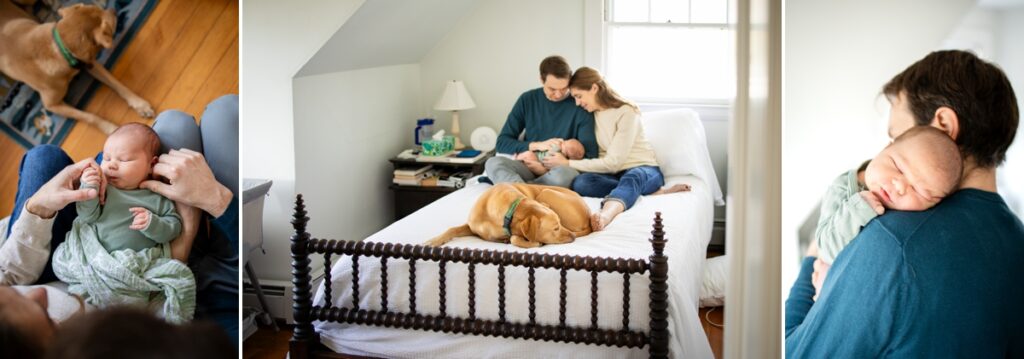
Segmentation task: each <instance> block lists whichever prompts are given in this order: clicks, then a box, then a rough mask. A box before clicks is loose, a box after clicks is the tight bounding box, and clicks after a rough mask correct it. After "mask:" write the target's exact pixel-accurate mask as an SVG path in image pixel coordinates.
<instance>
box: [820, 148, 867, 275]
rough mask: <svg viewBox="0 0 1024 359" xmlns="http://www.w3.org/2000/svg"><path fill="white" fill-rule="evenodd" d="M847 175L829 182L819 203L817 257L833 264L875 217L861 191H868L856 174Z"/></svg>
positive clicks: (849, 173) (850, 172)
mask: <svg viewBox="0 0 1024 359" xmlns="http://www.w3.org/2000/svg"><path fill="white" fill-rule="evenodd" d="M866 166H867V163H865V164H864V165H863V166H861V168H858V169H854V170H851V171H849V172H846V173H844V174H842V175H839V177H837V178H836V180H835V181H833V182H832V186H830V187H829V188H828V192H825V197H824V198H822V200H821V217H818V229H817V230H815V231H814V238H815V240H817V241H818V258H821V260H823V261H825V262H828V263H832V262H833V261H835V260H836V256H838V255H839V252H840V251H842V250H843V248H845V247H846V245H847V244H850V241H852V240H853V238H854V237H857V234H859V233H860V229H861V227H864V225H866V224H868V222H869V221H871V219H873V218H875V217H877V216H878V214H877V213H875V210H874V209H872V208H871V206H870V205H869V204H868V202H867V201H866V200H864V197H861V195H860V192H861V191H864V190H867V188H864V187H863V186H861V185H860V183H858V182H857V172H858V171H859V170H860V169H862V168H864V167H866Z"/></svg>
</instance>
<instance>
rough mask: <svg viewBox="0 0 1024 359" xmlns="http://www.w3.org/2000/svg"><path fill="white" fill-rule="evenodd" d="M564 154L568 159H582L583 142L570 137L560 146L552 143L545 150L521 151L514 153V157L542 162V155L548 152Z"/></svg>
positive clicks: (519, 159) (544, 155)
mask: <svg viewBox="0 0 1024 359" xmlns="http://www.w3.org/2000/svg"><path fill="white" fill-rule="evenodd" d="M559 152H561V153H562V154H563V155H565V158H568V159H570V160H582V159H583V155H584V154H585V153H586V151H584V149H583V143H581V142H580V141H578V140H575V139H571V140H565V141H562V146H557V145H552V146H551V149H550V150H547V151H523V152H520V153H519V154H517V155H516V157H515V159H516V160H518V161H533V162H543V161H544V157H546V156H547V155H548V153H559Z"/></svg>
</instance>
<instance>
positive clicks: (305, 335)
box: [289, 194, 316, 359]
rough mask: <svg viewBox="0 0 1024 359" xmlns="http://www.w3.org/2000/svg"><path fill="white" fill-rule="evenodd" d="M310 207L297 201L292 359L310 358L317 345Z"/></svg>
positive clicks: (293, 217)
mask: <svg viewBox="0 0 1024 359" xmlns="http://www.w3.org/2000/svg"><path fill="white" fill-rule="evenodd" d="M308 222H309V217H307V216H306V206H305V204H303V202H302V195H301V194H300V195H298V196H296V198H295V212H294V214H293V215H292V228H295V233H294V234H292V238H291V240H292V284H293V285H294V286H295V288H294V294H293V295H292V302H293V304H292V311H293V314H294V316H295V330H294V332H293V334H292V339H291V341H290V342H289V352H290V357H291V358H300V359H301V358H307V357H309V350H310V348H311V347H312V345H313V341H314V340H315V335H316V333H314V332H313V321H312V318H310V309H311V308H312V306H313V297H312V295H311V294H310V275H309V272H310V269H309V233H306V224H307V223H308Z"/></svg>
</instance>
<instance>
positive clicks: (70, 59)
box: [53, 24, 85, 70]
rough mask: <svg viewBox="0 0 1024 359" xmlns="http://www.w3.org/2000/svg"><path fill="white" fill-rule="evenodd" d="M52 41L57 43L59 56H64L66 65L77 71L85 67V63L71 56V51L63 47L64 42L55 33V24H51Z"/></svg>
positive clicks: (58, 34)
mask: <svg viewBox="0 0 1024 359" xmlns="http://www.w3.org/2000/svg"><path fill="white" fill-rule="evenodd" d="M53 41H54V42H56V43H57V48H58V49H60V54H61V55H64V59H65V60H67V61H68V65H71V67H73V68H76V69H79V70H81V69H82V68H83V67H85V63H84V62H82V61H80V60H78V59H76V58H75V55H72V54H71V50H68V47H67V46H65V45H64V40H61V38H60V33H58V32H57V24H53Z"/></svg>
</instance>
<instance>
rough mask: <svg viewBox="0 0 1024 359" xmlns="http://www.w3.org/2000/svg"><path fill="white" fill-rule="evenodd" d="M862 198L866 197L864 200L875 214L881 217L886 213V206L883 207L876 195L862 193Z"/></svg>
mask: <svg viewBox="0 0 1024 359" xmlns="http://www.w3.org/2000/svg"><path fill="white" fill-rule="evenodd" d="M847 193H849V192H847ZM860 196H861V197H864V200H865V201H867V202H868V206H869V207H871V209H873V210H875V213H878V215H879V216H881V215H882V214H883V213H885V206H883V205H882V201H881V200H880V199H878V196H875V194H874V193H871V191H860Z"/></svg>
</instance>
